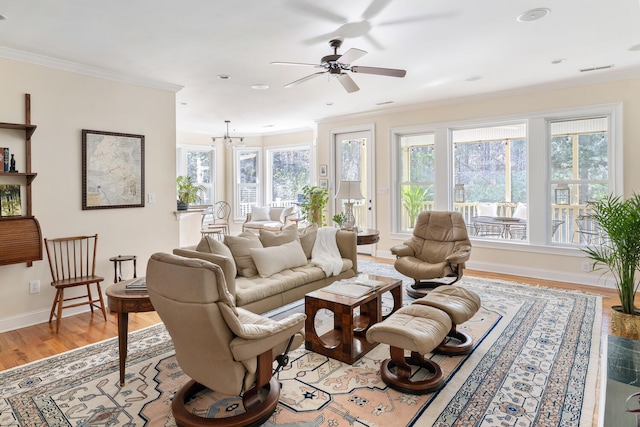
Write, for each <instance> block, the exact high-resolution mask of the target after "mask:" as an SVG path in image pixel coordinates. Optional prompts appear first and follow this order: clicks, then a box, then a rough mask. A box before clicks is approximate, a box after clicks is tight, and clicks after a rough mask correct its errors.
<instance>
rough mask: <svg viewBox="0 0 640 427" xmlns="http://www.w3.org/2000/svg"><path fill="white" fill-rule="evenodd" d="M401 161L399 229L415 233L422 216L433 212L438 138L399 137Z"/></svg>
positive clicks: (420, 136)
mask: <svg viewBox="0 0 640 427" xmlns="http://www.w3.org/2000/svg"><path fill="white" fill-rule="evenodd" d="M397 161H398V165H397V167H398V171H399V175H400V180H399V187H398V189H397V191H398V194H400V195H401V196H400V198H401V200H400V203H397V204H396V218H398V219H399V222H398V223H397V224H396V228H397V229H398V230H400V231H407V230H409V229H412V228H413V226H414V225H415V221H416V217H417V216H418V213H420V212H421V211H424V210H431V209H433V197H434V191H435V164H436V156H435V138H434V134H433V133H421V134H411V135H399V136H398V143H397Z"/></svg>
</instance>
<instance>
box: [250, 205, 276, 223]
mask: <svg viewBox="0 0 640 427" xmlns="http://www.w3.org/2000/svg"><path fill="white" fill-rule="evenodd" d="M251 221H271V218H270V217H269V206H253V207H252V208H251Z"/></svg>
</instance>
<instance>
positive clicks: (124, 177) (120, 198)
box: [82, 129, 144, 210]
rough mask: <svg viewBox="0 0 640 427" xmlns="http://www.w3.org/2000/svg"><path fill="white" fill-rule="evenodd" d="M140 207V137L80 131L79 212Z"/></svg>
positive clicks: (141, 138) (141, 156)
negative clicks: (80, 173) (80, 188)
mask: <svg viewBox="0 0 640 427" xmlns="http://www.w3.org/2000/svg"><path fill="white" fill-rule="evenodd" d="M142 207H144V135H132V134H127V133H116V132H102V131H95V130H86V129H83V130H82V210H88V209H109V208H142Z"/></svg>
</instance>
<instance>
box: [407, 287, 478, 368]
mask: <svg viewBox="0 0 640 427" xmlns="http://www.w3.org/2000/svg"><path fill="white" fill-rule="evenodd" d="M413 304H419V305H424V306H428V307H434V308H437V309H438V310H442V311H444V312H445V313H447V315H448V316H449V317H450V318H451V325H452V326H451V330H450V331H449V333H448V334H447V339H446V340H445V341H443V342H442V343H441V344H440V345H438V346H437V347H436V349H435V350H434V351H435V352H436V353H439V354H446V355H451V356H457V355H461V354H468V353H470V352H471V349H472V348H473V339H472V338H471V337H470V336H469V335H468V334H466V333H464V332H461V331H458V330H457V325H461V324H462V323H464V322H466V321H467V320H469V319H471V318H472V317H473V316H474V315H475V314H476V312H477V311H478V310H479V309H480V297H479V296H478V294H476V293H475V292H472V291H470V290H468V289H465V288H462V287H460V286H440V287H437V288H436V289H434V290H433V291H431V292H429V293H428V294H427V295H426V296H424V297H422V298H420V299H417V300H415V301H414V302H413ZM452 338H453V339H452Z"/></svg>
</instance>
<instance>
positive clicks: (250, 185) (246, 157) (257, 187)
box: [233, 147, 262, 220]
mask: <svg viewBox="0 0 640 427" xmlns="http://www.w3.org/2000/svg"><path fill="white" fill-rule="evenodd" d="M233 150H234V151H233V159H234V162H233V164H234V179H235V183H236V185H235V193H236V194H235V197H234V199H235V206H234V216H235V218H236V219H238V220H240V219H244V218H246V216H247V213H249V212H251V207H252V206H254V205H260V204H261V203H262V198H261V197H260V195H261V194H262V188H261V181H260V176H261V164H262V156H261V151H260V149H259V148H236V147H234V149H233Z"/></svg>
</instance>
